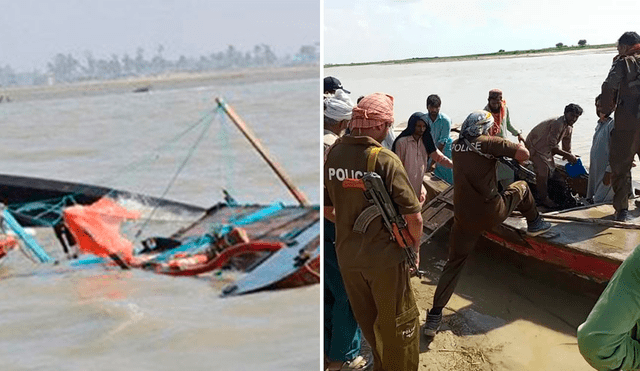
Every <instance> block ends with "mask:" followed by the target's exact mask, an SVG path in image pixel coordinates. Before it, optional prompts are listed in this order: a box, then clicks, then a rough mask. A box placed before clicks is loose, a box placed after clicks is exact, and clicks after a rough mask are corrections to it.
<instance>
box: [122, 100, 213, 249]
mask: <svg viewBox="0 0 640 371" xmlns="http://www.w3.org/2000/svg"><path fill="white" fill-rule="evenodd" d="M219 111H220V108H216V109H215V110H214V112H219ZM205 117H210V114H207V115H206V116H205ZM203 120H204V118H203V119H201V120H200V121H199V122H202V121H203ZM212 121H213V118H211V119H210V120H209V121H208V122H207V123H206V124H205V125H204V127H203V129H202V132H201V133H200V135H199V136H198V139H197V140H196V142H195V143H194V144H193V145H192V146H191V148H189V152H188V153H187V156H186V157H185V159H184V160H183V161H182V163H181V164H180V166H179V167H178V169H177V170H176V172H175V173H174V174H173V177H172V178H171V180H170V181H169V184H167V187H166V188H165V190H164V191H163V192H162V195H161V196H160V197H159V198H160V199H163V198H164V197H165V196H166V195H167V193H168V192H169V190H170V189H171V187H172V186H173V184H174V183H175V181H176V179H177V178H178V175H180V173H181V172H182V170H183V169H184V167H185V166H186V165H187V162H189V160H190V159H191V156H193V154H194V152H195V150H196V148H197V147H198V146H199V145H200V142H202V139H203V138H204V136H205V134H206V133H207V132H208V131H209V128H210V127H211V122H212ZM157 210H158V205H156V206H154V207H153V209H152V210H151V213H149V217H147V219H146V220H145V221H144V223H143V224H142V226H141V227H140V229H139V230H138V232H136V234H135V239H136V241H135V242H137V240H138V238H139V237H140V235H141V234H142V231H143V230H144V229H145V228H146V227H147V225H148V224H149V222H150V221H151V218H152V217H153V215H154V214H155V213H156V211H157Z"/></svg>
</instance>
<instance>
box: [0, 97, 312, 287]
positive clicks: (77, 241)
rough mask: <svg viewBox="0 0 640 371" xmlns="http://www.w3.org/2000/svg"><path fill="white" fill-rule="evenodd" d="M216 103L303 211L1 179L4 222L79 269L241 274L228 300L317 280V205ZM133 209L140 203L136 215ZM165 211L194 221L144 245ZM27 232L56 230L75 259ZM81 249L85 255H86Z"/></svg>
mask: <svg viewBox="0 0 640 371" xmlns="http://www.w3.org/2000/svg"><path fill="white" fill-rule="evenodd" d="M216 102H217V104H218V107H219V108H220V109H221V110H223V111H224V112H225V113H227V115H228V116H229V117H230V118H231V120H232V121H233V122H234V124H236V126H237V127H238V128H239V129H240V130H241V131H242V133H243V134H244V135H245V137H247V139H248V140H249V141H250V142H251V144H252V145H253V146H254V148H256V149H257V150H258V151H259V152H260V154H261V155H262V156H263V158H264V159H265V161H266V162H267V163H268V165H269V166H270V167H271V169H272V170H274V171H275V172H276V174H277V175H278V177H279V178H280V179H281V180H282V181H283V182H284V183H285V185H286V186H287V188H288V189H289V191H290V192H291V193H292V195H293V196H294V197H295V198H296V200H297V201H298V203H299V205H298V206H289V205H284V204H282V203H275V204H268V205H241V204H239V203H238V202H236V201H235V200H234V199H233V198H232V197H231V196H230V195H229V193H228V192H226V191H223V192H224V195H225V197H224V202H219V203H217V204H216V205H214V206H212V207H210V208H208V209H206V208H202V207H199V206H195V205H189V204H185V203H180V202H175V201H171V200H167V199H163V198H156V197H150V196H146V195H141V194H134V193H131V192H126V191H120V190H116V189H110V188H106V187H100V186H93V185H87V184H80V183H72V182H62V181H57V180H49V179H40V178H33V177H23V176H13V175H0V202H2V203H3V204H4V205H5V206H6V209H5V210H4V212H3V216H4V221H5V223H4V224H5V225H7V226H9V228H11V229H13V230H14V232H15V233H16V234H17V235H18V236H19V238H20V239H21V240H22V244H21V245H22V246H24V249H25V250H28V251H29V254H28V255H30V256H32V257H33V260H34V261H38V262H40V263H51V262H55V263H62V264H60V265H64V266H66V267H71V268H78V267H87V266H92V265H95V264H100V265H106V266H118V267H119V268H122V269H129V268H141V269H147V270H151V271H153V272H155V273H159V274H167V275H173V276H203V275H211V274H212V273H213V272H215V271H216V270H221V269H234V270H236V271H239V272H241V273H242V275H241V277H240V278H239V279H238V280H237V281H236V282H234V283H233V284H231V285H229V286H228V287H226V288H224V290H223V294H224V295H225V296H228V295H239V294H244V293H250V292H254V291H258V290H263V289H274V288H287V287H297V286H302V285H308V284H315V283H319V282H320V222H319V219H320V212H319V207H318V206H313V205H311V204H310V203H309V201H308V199H307V198H306V196H305V195H304V194H303V193H302V192H301V191H300V190H298V189H297V188H296V187H295V186H294V185H293V184H292V182H291V181H290V180H289V178H288V177H287V176H286V175H285V174H284V172H283V171H282V169H280V167H279V166H278V165H277V163H276V162H275V161H273V160H272V159H271V158H270V157H269V156H268V155H267V153H266V151H265V150H264V149H263V148H262V147H261V145H260V143H259V141H258V140H257V139H256V138H255V137H254V136H253V134H251V132H250V131H249V130H247V128H246V126H245V124H244V122H242V120H241V119H240V118H239V116H238V115H237V114H236V113H235V112H234V111H233V110H232V109H231V108H230V107H229V106H228V105H227V104H226V103H225V102H224V101H222V100H221V99H216ZM131 205H134V206H135V207H133V208H132V209H131V210H129V208H128V206H131ZM159 209H160V210H162V211H163V212H165V213H170V214H173V215H180V216H184V215H187V216H188V217H189V218H188V221H185V220H186V219H185V218H179V219H180V220H179V223H177V222H175V221H173V222H172V221H171V220H169V221H168V223H169V224H170V225H173V224H171V223H174V224H175V225H174V228H173V230H172V232H171V233H168V234H166V235H161V236H155V235H152V236H151V237H149V236H147V237H146V238H145V239H144V240H142V241H138V238H137V237H138V236H139V234H140V232H141V231H142V229H143V228H144V227H145V226H147V222H149V221H151V216H153V215H154V213H155V211H156V210H159ZM141 210H145V212H146V214H147V216H146V217H145V218H147V219H146V220H145V221H144V223H143V225H142V227H141V228H140V229H139V230H138V233H136V234H135V238H131V235H126V236H125V235H123V234H122V233H121V230H120V226H121V223H122V222H123V221H124V220H129V219H138V218H141V214H142V211H141ZM154 222H157V221H154ZM25 226H33V227H41V228H46V227H52V229H53V230H54V232H55V236H56V237H57V238H58V240H59V242H60V244H61V245H62V247H63V250H64V252H65V254H66V256H67V257H68V258H70V259H71V260H70V261H68V262H66V261H60V259H58V260H56V259H54V258H52V257H51V256H50V255H49V253H50V251H46V250H45V249H43V248H42V247H41V246H40V244H39V243H38V242H37V241H36V240H35V239H34V238H31V237H30V236H29V235H28V234H27V233H25V232H24V229H23V227H25ZM178 226H179V227H178ZM176 229H177V230H176ZM129 232H131V231H129ZM147 233H148V232H147ZM138 242H142V246H138V245H137V243H138ZM8 250H9V248H7V251H8ZM74 251H75V252H79V251H80V252H84V253H85V254H81V255H80V257H78V256H76V255H75V254H74V253H73V252H74ZM1 257H2V256H0V258H1Z"/></svg>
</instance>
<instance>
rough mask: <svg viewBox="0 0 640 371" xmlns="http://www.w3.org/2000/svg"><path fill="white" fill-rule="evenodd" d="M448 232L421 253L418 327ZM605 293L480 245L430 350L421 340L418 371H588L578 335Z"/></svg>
mask: <svg viewBox="0 0 640 371" xmlns="http://www.w3.org/2000/svg"><path fill="white" fill-rule="evenodd" d="M448 235H449V230H448V229H443V230H441V231H439V232H438V233H437V234H436V235H435V236H434V239H432V240H431V241H430V242H429V243H427V244H425V245H423V246H422V250H421V254H420V255H421V268H423V269H425V270H426V271H427V276H426V277H423V278H422V279H419V278H416V277H414V278H413V279H412V285H413V290H414V293H415V294H416V300H417V302H418V307H419V308H420V311H421V322H422V323H424V320H425V316H426V310H427V309H429V308H430V307H431V304H432V300H433V294H434V291H435V288H436V284H437V281H438V278H439V276H440V273H441V272H442V267H443V266H444V263H445V262H446V259H447V241H448ZM603 289H604V285H600V284H595V283H593V282H590V281H586V280H583V279H581V278H579V277H576V276H574V275H571V274H569V273H566V272H560V271H558V270H557V269H555V268H553V267H551V266H549V265H547V264H545V263H542V262H538V261H536V260H534V259H532V258H527V257H524V256H521V255H519V254H516V253H514V252H512V251H510V250H507V249H505V248H502V247H498V246H495V245H490V244H489V243H486V242H481V243H480V244H479V245H478V246H477V248H476V250H475V251H474V252H473V254H472V256H471V258H470V259H469V261H468V263H467V266H466V267H465V270H464V273H463V276H462V278H461V279H460V282H459V284H458V286H457V289H456V292H455V294H454V296H453V297H452V299H451V301H450V302H449V303H448V305H447V306H446V307H445V310H444V312H443V313H444V315H443V324H442V326H441V328H440V332H439V333H438V334H437V335H436V337H435V338H434V339H433V341H432V342H428V341H427V340H426V338H425V337H424V336H422V338H421V354H420V370H421V371H427V370H428V371H448V370H452V371H453V370H456V371H475V370H482V371H487V370H491V371H528V370H563V371H571V370H576V371H578V370H590V369H591V367H590V366H589V365H588V364H587V363H586V362H585V361H584V359H583V358H582V356H581V355H580V353H579V352H578V346H577V340H576V329H577V327H578V326H579V325H580V324H581V323H582V322H583V321H584V319H585V318H586V317H587V315H588V313H589V312H590V311H591V308H592V307H593V305H594V304H595V301H596V300H597V297H598V296H599V294H600V292H601V291H602V290H603Z"/></svg>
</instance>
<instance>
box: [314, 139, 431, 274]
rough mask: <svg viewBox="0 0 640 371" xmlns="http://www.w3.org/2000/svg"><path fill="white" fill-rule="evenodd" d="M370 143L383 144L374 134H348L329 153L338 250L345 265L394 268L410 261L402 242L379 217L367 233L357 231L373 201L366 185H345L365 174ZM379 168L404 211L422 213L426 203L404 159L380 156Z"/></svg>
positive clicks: (328, 187)
mask: <svg viewBox="0 0 640 371" xmlns="http://www.w3.org/2000/svg"><path fill="white" fill-rule="evenodd" d="M370 147H371V148H372V147H380V144H379V143H378V142H376V141H375V140H374V139H372V138H370V137H364V136H363V137H353V136H344V137H342V138H340V139H338V140H337V141H336V142H335V144H334V145H333V147H331V150H330V151H329V152H328V153H327V156H326V160H325V165H324V185H325V190H324V205H325V206H333V207H334V208H335V213H336V253H337V255H338V263H339V264H340V269H363V268H375V267H391V266H394V265H397V264H399V263H400V262H401V261H402V260H403V259H404V252H403V251H402V249H401V248H400V246H399V245H398V244H397V243H396V242H395V241H391V239H390V237H391V234H390V233H389V231H388V230H387V229H386V228H385V226H384V224H383V222H382V218H380V217H377V218H375V219H374V220H373V221H372V222H371V223H370V224H369V227H368V228H367V231H366V232H365V233H364V234H360V233H355V232H353V224H354V223H355V221H356V218H357V217H358V215H360V213H361V212H362V211H363V210H364V209H365V208H367V207H368V206H369V205H371V204H370V203H369V201H367V199H366V198H365V196H364V192H363V191H362V190H360V189H345V188H343V187H342V181H343V180H344V179H345V178H359V177H361V176H362V175H363V174H364V172H366V171H367V156H368V154H369V150H367V149H370ZM375 172H376V173H377V174H378V175H380V177H381V178H382V180H383V181H384V182H385V184H386V186H387V192H389V196H390V197H391V199H392V200H393V202H394V203H395V204H396V206H397V210H398V212H399V213H400V214H403V215H406V214H414V213H417V212H419V211H420V203H419V202H418V198H417V197H416V194H415V192H414V191H413V187H412V186H411V184H410V183H409V179H408V177H407V173H406V171H405V169H404V167H403V166H402V162H401V161H400V159H399V158H398V156H396V155H395V154H394V153H393V152H391V151H389V150H386V149H385V150H382V151H381V152H380V153H379V154H378V160H377V162H376V167H375Z"/></svg>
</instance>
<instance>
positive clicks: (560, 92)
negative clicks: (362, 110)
mask: <svg viewBox="0 0 640 371" xmlns="http://www.w3.org/2000/svg"><path fill="white" fill-rule="evenodd" d="M615 55H616V51H615V49H603V50H596V51H592V50H585V51H580V52H572V53H553V54H549V55H538V56H535V55H534V56H530V57H518V58H503V59H485V60H462V61H451V62H439V63H409V64H394V65H367V66H348V67H331V68H325V70H324V75H325V76H335V77H337V78H338V79H340V82H342V85H343V86H344V87H345V88H346V89H347V90H349V91H351V94H350V96H351V98H352V99H353V101H354V102H355V101H356V99H357V98H358V97H359V96H361V95H367V94H371V93H374V92H384V93H387V94H390V95H392V96H393V97H394V108H395V109H394V111H395V122H396V127H398V128H402V127H404V126H405V125H406V122H407V120H408V119H409V116H411V114H412V113H413V112H416V111H421V112H426V111H427V108H426V99H427V96H429V95H430V94H438V95H439V96H440V98H441V99H442V107H441V110H440V112H443V113H445V114H447V115H448V116H449V117H450V118H451V121H452V122H453V124H454V125H455V124H461V123H462V122H463V121H464V119H465V118H466V117H467V115H468V114H469V113H471V112H472V111H474V110H477V109H482V108H484V107H485V105H486V104H487V97H488V93H489V90H491V89H493V88H499V89H501V90H502V91H503V98H504V100H505V101H506V102H507V106H508V107H509V113H510V116H511V123H512V124H513V126H514V127H516V128H517V129H520V130H522V131H523V136H524V137H526V135H527V134H528V133H529V131H531V129H533V127H534V126H536V125H537V124H539V123H540V122H542V121H544V120H546V119H548V118H551V117H554V116H560V115H562V114H563V112H564V107H565V106H566V105H567V104H569V103H576V104H578V105H580V106H581V107H582V108H583V109H584V113H583V114H582V116H581V117H580V118H579V119H578V122H576V124H575V125H574V131H573V139H572V147H573V148H572V152H573V153H574V154H576V155H579V156H581V157H582V162H583V164H584V165H585V166H587V165H588V164H589V151H590V148H591V142H592V138H593V134H594V131H595V127H596V122H597V120H598V118H597V116H596V111H595V102H594V101H595V97H596V96H597V95H598V94H600V87H601V86H602V82H603V81H604V79H605V78H606V77H607V73H608V72H609V68H610V67H611V63H612V60H613V57H614V56H615ZM509 139H511V140H514V141H517V139H516V138H515V137H513V136H511V134H509ZM632 174H633V178H634V179H635V180H639V179H640V169H639V168H638V167H636V168H634V169H633V170H632Z"/></svg>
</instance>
